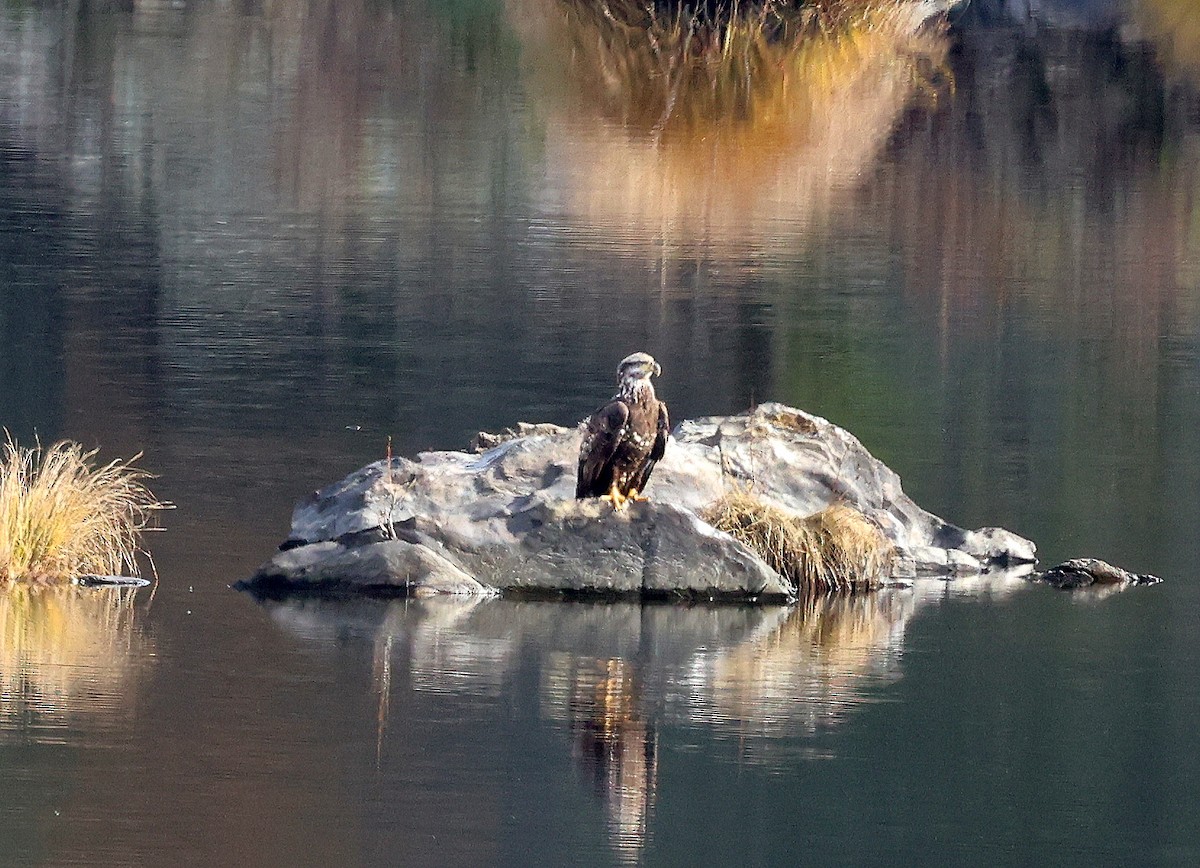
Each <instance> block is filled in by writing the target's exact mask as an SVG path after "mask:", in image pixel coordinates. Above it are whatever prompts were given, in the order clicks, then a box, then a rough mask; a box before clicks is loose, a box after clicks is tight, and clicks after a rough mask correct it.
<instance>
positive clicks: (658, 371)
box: [654, 362, 662, 377]
mask: <svg viewBox="0 0 1200 868" xmlns="http://www.w3.org/2000/svg"><path fill="white" fill-rule="evenodd" d="M661 375H662V365H660V364H659V363H658V362H655V363H654V376H656V377H658V376H661Z"/></svg>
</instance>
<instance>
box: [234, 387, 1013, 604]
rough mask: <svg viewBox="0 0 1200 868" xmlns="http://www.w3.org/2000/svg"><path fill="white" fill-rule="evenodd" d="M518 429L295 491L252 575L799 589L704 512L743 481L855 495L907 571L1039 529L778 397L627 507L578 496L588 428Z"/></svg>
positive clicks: (682, 440) (686, 437)
mask: <svg viewBox="0 0 1200 868" xmlns="http://www.w3.org/2000/svg"><path fill="white" fill-rule="evenodd" d="M523 431H524V432H530V433H522V432H523ZM511 433H512V435H514V436H511V437H508V438H507V439H503V440H501V441H500V442H499V443H498V444H497V445H495V446H493V447H492V448H490V449H487V450H486V451H484V452H483V453H482V454H468V453H464V452H426V453H421V454H420V455H418V456H417V458H416V459H415V460H409V459H405V458H394V459H392V462H391V465H390V466H389V465H388V464H387V463H386V462H383V461H380V462H376V463H375V464H371V465H368V466H367V467H364V468H362V469H360V470H357V471H355V472H354V473H351V474H350V475H349V476H347V477H346V478H345V479H343V480H342V481H340V482H337V483H334V484H333V485H330V486H328V487H326V488H324V489H322V490H321V491H318V492H316V493H315V494H313V495H312V496H311V497H309V498H307V499H306V500H304V501H303V502H301V503H299V504H298V505H297V506H296V509H295V511H294V513H293V516H292V530H291V534H290V536H289V538H288V540H287V541H286V542H285V543H284V544H283V545H282V546H281V549H283V551H281V552H280V553H279V554H277V555H276V556H275V557H274V558H272V559H271V560H270V561H268V562H267V563H266V564H264V565H263V566H262V567H261V568H260V569H259V570H258V572H257V573H256V574H255V575H254V576H253V577H252V578H251V579H249V580H248V581H247V582H244V583H242V584H241V587H243V588H246V589H251V590H259V591H276V592H278V591H284V590H312V591H347V590H362V591H368V592H422V593H442V592H449V593H465V594H479V593H488V592H495V591H497V590H503V591H529V592H549V593H584V594H587V593H596V594H606V595H629V596H639V597H641V596H651V597H653V596H666V597H671V596H699V597H741V598H755V599H788V598H792V597H794V596H795V595H796V593H797V589H796V588H794V587H792V586H791V585H790V583H788V582H787V581H786V580H785V579H783V578H782V577H781V576H780V575H779V574H778V573H776V572H775V571H774V570H772V569H771V568H770V567H769V566H768V565H767V564H766V563H765V562H764V561H763V560H762V559H761V558H760V557H759V556H758V555H757V554H755V553H754V552H753V551H751V550H750V549H749V548H747V547H746V546H744V545H743V544H742V543H740V542H738V541H737V540H735V539H734V538H733V537H731V536H729V535H728V534H725V533H722V532H721V531H718V530H716V529H715V528H713V527H712V526H711V525H709V524H707V523H706V522H705V521H703V520H702V519H701V518H700V517H699V514H700V513H702V512H703V510H704V509H705V508H706V507H708V506H710V505H711V504H713V503H714V502H715V501H716V500H717V499H718V498H720V497H721V496H722V495H723V494H724V493H725V492H726V491H728V490H729V489H730V488H731V487H733V486H739V487H743V488H750V489H752V490H753V493H754V495H755V496H756V497H758V498H760V499H761V500H763V501H766V502H768V503H771V504H773V505H775V506H778V507H780V508H781V509H784V510H787V511H790V512H793V513H795V514H797V515H809V514H811V513H814V512H817V511H818V510H821V509H823V508H825V507H827V506H829V505H830V504H833V503H841V504H845V505H848V506H851V507H854V508H855V509H857V510H859V511H860V512H862V513H863V514H864V515H866V516H867V517H868V518H870V519H871V520H872V521H874V522H876V523H877V524H878V525H879V527H880V528H881V529H882V530H883V532H884V534H885V535H886V536H887V537H888V539H889V540H891V542H892V543H893V545H894V546H895V548H896V552H897V567H896V576H897V577H899V578H906V577H917V576H939V577H955V576H965V575H977V574H979V573H981V572H984V571H986V570H988V569H989V568H991V567H994V566H1007V565H1014V564H1023V563H1033V562H1034V561H1035V560H1036V558H1035V547H1034V545H1033V543H1032V542H1030V541H1029V540H1026V539H1023V538H1021V537H1019V536H1017V535H1015V534H1012V533H1010V532H1008V531H1005V530H1002V529H999V528H984V529H981V530H965V529H963V528H960V527H956V526H955V525H952V524H949V523H947V522H946V521H944V520H942V519H940V518H938V517H937V516H935V515H933V514H931V513H929V512H926V511H925V510H923V509H921V508H920V507H919V506H917V505H916V504H915V503H913V501H912V500H911V499H910V498H909V497H908V496H907V495H905V494H904V492H903V490H902V489H901V486H900V478H899V477H898V476H897V475H896V474H895V473H894V472H893V471H892V470H890V469H889V468H888V467H886V466H885V465H884V464H883V463H882V462H880V461H878V460H877V459H875V458H874V457H873V456H872V455H871V454H870V453H869V452H868V451H867V450H866V449H865V448H864V447H863V445H862V444H861V443H859V441H858V440H857V439H856V438H855V437H854V436H853V435H851V434H850V433H848V432H847V431H845V430H843V429H841V428H839V427H837V426H836V425H833V424H831V423H830V422H828V421H826V420H825V419H822V418H820V417H818V416H813V415H810V414H808V413H804V412H803V411H800V410H796V409H793V408H791V407H786V406H784V405H782V404H773V403H772V404H763V405H760V406H759V407H757V408H756V409H754V410H753V411H751V412H750V413H746V414H742V415H737V416H724V417H709V418H703V419H696V420H689V421H685V422H682V423H681V424H679V425H678V426H677V427H676V428H675V430H674V432H672V435H671V442H670V444H669V445H668V447H667V453H666V457H665V458H664V459H663V461H661V462H660V463H659V465H658V466H657V468H656V469H655V472H654V477H653V478H652V480H651V482H650V485H649V489H648V494H649V496H650V498H651V500H650V501H649V502H647V503H631V504H630V505H629V507H628V508H627V509H626V510H624V511H622V512H619V513H614V512H613V510H612V508H611V507H610V506H609V505H608V504H607V503H606V502H602V501H599V500H584V501H577V500H575V499H574V485H575V472H576V462H577V458H578V451H579V442H580V436H581V435H580V432H579V430H577V429H574V428H562V427H558V426H548V425H539V426H530V427H528V428H518V429H517V430H516V431H513V432H511Z"/></svg>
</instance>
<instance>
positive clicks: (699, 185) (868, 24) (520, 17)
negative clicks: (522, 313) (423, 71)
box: [508, 0, 947, 253]
mask: <svg viewBox="0 0 1200 868" xmlns="http://www.w3.org/2000/svg"><path fill="white" fill-rule="evenodd" d="M664 6H665V4H664ZM508 8H509V10H510V15H509V18H510V21H511V22H512V26H513V28H514V29H515V30H516V31H517V32H518V33H519V34H520V37H521V40H522V44H523V45H524V47H525V49H526V51H525V53H524V54H523V60H524V61H525V67H526V70H527V77H528V81H529V91H530V93H531V94H532V95H533V96H534V97H535V98H536V100H537V104H538V105H539V106H540V107H541V108H542V109H543V111H544V113H545V114H546V115H547V117H548V122H547V124H546V140H545V151H546V162H547V164H548V166H547V169H548V172H549V174H550V176H551V180H552V183H551V191H552V192H551V195H553V196H557V197H561V198H562V200H563V204H564V205H565V207H566V209H567V211H568V213H569V214H570V215H571V217H572V218H573V219H575V220H577V221H580V222H581V223H583V224H584V225H585V226H587V227H588V228H592V229H599V230H600V231H605V232H610V233H613V234H615V235H617V236H618V237H620V238H622V239H632V240H634V241H643V242H645V243H647V244H651V245H653V246H655V247H659V246H661V247H662V248H663V249H664V250H667V249H669V248H670V247H672V246H675V245H685V246H689V247H690V246H692V245H695V244H697V243H700V242H704V243H705V245H706V248H707V249H708V250H710V251H711V250H712V249H713V248H715V249H717V250H722V249H724V250H726V251H729V250H730V246H731V245H733V246H734V247H735V248H736V249H737V250H738V252H742V253H744V252H745V250H744V248H745V245H747V244H749V243H754V244H756V245H762V246H763V247H765V248H768V249H774V248H786V246H787V245H788V244H789V242H791V241H792V240H793V239H794V237H795V234H796V233H797V232H799V233H800V234H804V233H805V232H806V230H807V229H808V228H809V227H810V226H811V224H812V223H813V222H814V221H820V220H821V219H822V217H823V216H824V215H825V214H826V213H827V212H828V210H829V208H830V204H831V201H833V200H835V199H837V198H839V197H844V196H845V195H846V194H847V193H848V192H849V188H850V187H851V186H852V185H853V184H855V183H856V182H857V181H858V180H859V178H860V176H861V174H862V172H863V171H864V170H865V169H867V168H868V167H869V166H870V165H871V163H872V162H873V161H874V159H875V157H876V156H877V154H878V153H879V150H880V149H881V147H882V146H883V144H884V142H885V141H886V139H887V137H888V135H889V134H890V132H891V131H892V129H893V127H894V125H895V123H896V121H897V119H898V118H899V116H900V114H901V113H902V112H903V110H904V109H905V107H906V106H907V105H908V104H909V103H910V101H911V100H912V99H913V98H914V97H915V96H917V95H918V94H922V93H923V94H927V95H929V96H935V95H936V94H937V92H938V90H939V88H940V87H941V86H940V84H939V81H940V80H941V79H942V73H941V72H940V69H941V64H942V63H943V61H944V58H945V53H946V48H947V42H946V40H945V39H944V37H943V36H942V35H941V34H940V33H938V32H936V31H934V30H926V31H923V32H921V33H919V34H914V33H913V32H912V30H911V28H912V23H911V20H909V19H907V18H906V17H905V16H902V15H897V14H896V13H895V11H894V10H893V11H891V12H883V11H882V9H875V10H869V11H867V12H864V13H863V16H862V19H861V20H857V21H856V22H855V23H854V24H852V25H848V26H829V27H824V26H822V25H819V24H812V23H811V18H810V17H809V14H808V13H806V14H804V15H801V14H797V15H796V16H795V19H794V20H791V19H788V20H782V19H779V18H777V17H776V16H778V15H779V14H781V13H779V12H778V11H776V12H773V13H770V14H768V13H766V12H764V11H760V10H756V9H754V8H753V7H752V6H751V7H748V8H746V9H742V10H741V11H739V8H738V6H737V4H734V5H733V6H732V7H731V9H732V10H733V11H731V12H729V13H728V15H729V17H730V22H727V23H722V24H716V25H714V24H712V23H708V21H707V19H690V20H689V19H688V17H687V15H686V14H684V15H682V17H678V16H677V15H676V16H672V15H671V14H669V13H667V12H664V11H659V12H657V13H656V12H655V11H654V9H655V7H654V6H653V5H649V4H647V5H638V4H625V3H611V4H610V3H589V2H576V0H512V2H510V3H509V5H508ZM809 12H811V10H809ZM564 73H565V75H564ZM564 82H565V86H564Z"/></svg>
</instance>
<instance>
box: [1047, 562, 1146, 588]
mask: <svg viewBox="0 0 1200 868" xmlns="http://www.w3.org/2000/svg"><path fill="white" fill-rule="evenodd" d="M1037 579H1038V581H1040V582H1045V583H1046V584H1047V585H1053V586H1054V587H1056V588H1061V589H1063V590H1067V591H1073V590H1077V589H1079V588H1093V587H1097V586H1106V587H1129V586H1132V585H1157V584H1158V583H1159V582H1161V581H1162V579H1160V578H1159V577H1158V576H1151V575H1147V574H1139V573H1131V572H1129V571H1128V570H1123V569H1121V568H1120V567H1114V566H1113V565H1112V564H1109V563H1105V562H1104V561H1102V560H1099V559H1097V558H1072V559H1071V560H1069V561H1065V562H1063V563H1061V564H1059V565H1058V566H1056V567H1051V568H1050V569H1048V570H1046V572H1044V573H1042V574H1041V575H1039V576H1038V577H1037Z"/></svg>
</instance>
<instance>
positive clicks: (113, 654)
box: [0, 586, 152, 743]
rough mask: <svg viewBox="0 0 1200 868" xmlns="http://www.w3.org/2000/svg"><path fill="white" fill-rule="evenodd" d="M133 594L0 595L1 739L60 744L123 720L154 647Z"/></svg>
mask: <svg viewBox="0 0 1200 868" xmlns="http://www.w3.org/2000/svg"><path fill="white" fill-rule="evenodd" d="M136 594H137V591H136V590H135V589H104V590H95V589H83V588H78V587H61V588H30V587H24V586H13V587H10V588H7V589H5V590H3V591H0V740H3V739H4V738H6V737H8V736H10V735H20V736H21V737H22V738H24V739H28V740H32V741H35V742H41V741H45V742H53V743H59V742H62V741H64V740H72V739H73V738H74V737H75V736H77V735H79V733H80V728H82V729H84V730H86V729H88V728H89V727H91V726H93V725H95V724H100V725H102V726H105V727H110V726H112V725H113V724H114V722H116V721H120V720H125V719H127V718H128V717H129V715H130V713H131V711H132V708H133V703H132V701H131V699H132V696H131V695H132V693H133V690H134V687H135V685H136V682H137V676H138V673H139V672H140V671H141V670H142V668H143V666H144V661H145V659H146V658H147V657H148V656H149V655H150V654H151V652H152V645H151V643H150V641H149V640H148V639H147V637H146V636H145V635H144V634H143V633H142V630H141V628H140V626H139V625H138V610H137V607H136V606H135V599H136Z"/></svg>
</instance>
